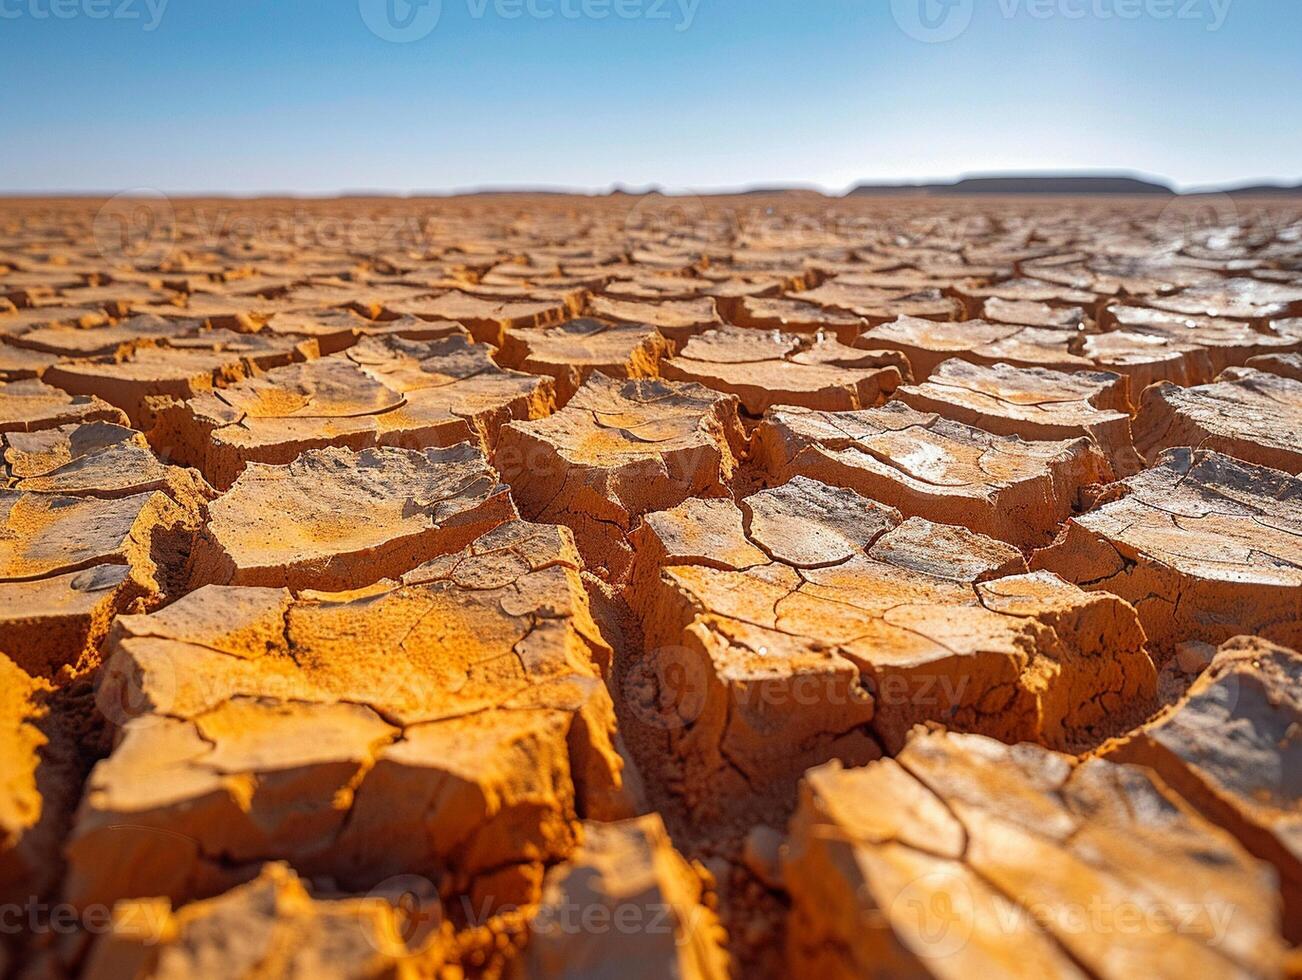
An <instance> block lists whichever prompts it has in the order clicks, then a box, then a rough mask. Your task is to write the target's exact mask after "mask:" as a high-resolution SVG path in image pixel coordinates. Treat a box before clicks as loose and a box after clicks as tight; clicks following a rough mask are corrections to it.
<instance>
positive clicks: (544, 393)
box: [0, 193, 1302, 980]
mask: <svg viewBox="0 0 1302 980" xmlns="http://www.w3.org/2000/svg"><path fill="white" fill-rule="evenodd" d="M137 203H138V205H139V208H141V209H143V211H142V214H144V216H146V217H148V218H149V220H148V221H139V222H133V223H131V224H130V226H123V225H122V223H121V222H115V221H113V220H109V221H107V222H106V221H105V220H104V218H105V215H106V214H107V215H108V217H109V218H112V217H113V214H112V213H110V212H112V209H109V211H107V212H104V213H103V214H102V213H101V208H102V207H103V204H104V202H102V201H97V200H92V199H75V200H74V199H24V200H14V201H6V202H5V203H4V207H3V208H2V209H0V977H4V978H6V980H7V978H8V977H9V976H11V975H12V976H15V977H22V978H24V980H26V978H33V980H34V978H42V980H44V978H51V980H58V978H75V977H88V978H93V980H118V978H139V980H146V978H160V980H161V978H165V977H181V976H214V977H216V976H221V977H226V976H230V977H248V978H253V977H258V978H272V977H305V978H306V977H312V978H317V977H329V978H341V980H344V978H348V980H351V978H382V977H383V978H402V980H415V978H425V977H429V978H438V980H454V978H481V977H483V978H490V980H495V978H514V980H527V978H535V977H537V978H569V977H583V978H588V977H620V978H623V977H625V976H627V977H629V978H633V977H636V978H641V977H646V978H648V980H650V978H657V980H658V978H660V977H682V978H689V980H723V978H739V980H740V978H745V980H752V978H757V980H778V978H782V977H788V976H794V977H811V978H817V980H832V978H858V977H882V978H892V980H893V978H900V977H935V978H945V980H959V978H966V977H971V976H1035V977H1042V976H1051V977H1071V978H1082V977H1106V978H1117V980H1121V978H1129V977H1132V976H1153V977H1172V978H1177V980H1190V978H1193V977H1204V976H1205V977H1221V976H1227V977H1229V976H1233V977H1245V978H1274V977H1284V976H1288V975H1302V948H1300V946H1299V944H1302V817H1300V816H1299V814H1302V778H1300V774H1302V734H1299V733H1300V732H1302V652H1299V648H1302V475H1300V473H1302V441H1300V438H1299V432H1300V431H1302V206H1299V205H1298V204H1297V203H1296V201H1292V202H1290V201H1288V200H1285V199H1275V200H1272V199H1266V198H1263V199H1239V200H1236V201H1235V207H1236V209H1237V212H1238V213H1237V214H1235V215H1233V216H1229V215H1223V214H1222V215H1218V216H1217V217H1216V218H1215V219H1214V221H1209V220H1208V217H1207V215H1206V213H1205V209H1202V210H1200V209H1199V208H1198V207H1197V205H1196V204H1195V203H1190V204H1189V205H1185V204H1182V203H1181V202H1180V201H1178V200H1177V201H1175V202H1174V203H1173V202H1172V201H1170V200H1166V199H1163V200H1162V201H1160V202H1159V201H1149V200H1147V199H1144V198H1134V199H1126V200H1124V201H1120V200H1110V199H1106V198H1098V199H1092V200H1083V199H1072V198H1058V199H1043V200H1030V199H1016V198H1000V197H989V198H981V199H958V198H952V199H941V198H933V199H926V198H915V197H907V196H903V197H895V198H851V199H842V200H833V199H828V198H825V197H822V196H821V195H817V194H812V193H790V194H767V195H749V196H739V197H717V198H695V197H679V198H666V197H662V196H659V195H647V196H642V195H625V194H615V195H610V196H608V197H591V198H567V197H563V196H559V195H528V194H523V195H478V196H472V197H463V198H442V199H419V198H413V199H405V200H396V199H395V200H390V199H384V198H370V199H361V198H357V199H337V200H281V199H265V200H251V201H233V200H203V199H185V200H172V201H167V200H158V199H142V200H140V201H139V202H137ZM115 207H116V205H115ZM1186 207H1187V208H1188V210H1187V211H1185V210H1184V209H1185V208H1186ZM1231 218H1232V220H1230V219H1231ZM1216 222H1220V223H1216Z"/></svg>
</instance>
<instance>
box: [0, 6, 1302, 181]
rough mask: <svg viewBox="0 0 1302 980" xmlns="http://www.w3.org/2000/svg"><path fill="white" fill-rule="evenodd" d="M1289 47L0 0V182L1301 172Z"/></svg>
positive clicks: (1083, 25) (1067, 28)
mask: <svg viewBox="0 0 1302 980" xmlns="http://www.w3.org/2000/svg"><path fill="white" fill-rule="evenodd" d="M105 14H107V16H104V15H105ZM132 14H134V15H135V16H134V17H133V16H131V15H132ZM603 15H604V16H603ZM368 23H369V24H370V25H372V26H368ZM929 25H930V26H929ZM373 28H374V29H373ZM382 35H384V36H382ZM416 35H421V36H419V38H418V39H416V40H410V41H408V42H406V43H397V42H395V41H393V40H386V39H385V36H387V37H391V38H392V37H415V36H416ZM950 35H954V36H953V37H950ZM919 37H928V38H937V37H949V39H948V40H941V41H934V42H932V41H928V40H920V39H919ZM1300 45H1302V3H1298V2H1296V0H441V2H440V0H424V5H423V6H415V7H412V6H410V5H409V4H408V2H407V0H316V2H313V0H0V84H2V85H3V88H4V91H5V92H6V93H7V94H6V97H5V99H4V100H3V102H2V103H0V127H2V130H0V131H2V132H3V136H2V137H0V140H2V141H3V142H2V143H0V190H8V191H23V192H35V191H107V192H118V191H124V190H129V189H136V188H156V189H159V190H163V191H166V192H202V191H225V192H234V193H255V192H266V191H295V192H302V193H332V192H337V191H340V190H344V189H373V190H385V191H398V192H406V191H413V190H423V189H427V190H446V189H451V188H470V187H476V186H485V185H492V186H497V185H532V186H539V185H543V186H565V187H575V188H587V189H594V190H595V189H605V188H607V187H609V186H610V185H611V184H612V183H617V182H618V183H623V184H626V185H635V186H636V185H646V184H652V183H655V184H660V185H663V186H666V187H669V188H673V189H679V190H698V191H699V190H705V189H709V188H723V187H734V186H738V185H753V184H767V183H793V182H794V183H807V184H812V185H816V186H821V187H823V188H825V189H829V190H840V189H842V188H844V187H846V186H848V185H850V184H853V183H856V182H858V181H861V180H872V181H878V180H882V181H891V180H912V179H929V178H944V177H953V176H957V175H959V174H963V173H970V172H984V171H1002V170H1047V169H1052V170H1064V169H1068V170H1082V169H1098V170H1114V169H1127V170H1134V171H1138V172H1141V173H1146V174H1151V175H1156V176H1161V177H1166V178H1169V179H1171V180H1173V181H1175V182H1176V183H1177V184H1178V185H1181V186H1191V185H1201V184H1209V183H1219V182H1234V181H1241V180H1256V179H1288V180H1298V179H1302V57H1300V56H1299V54H1298V51H1299V46H1300Z"/></svg>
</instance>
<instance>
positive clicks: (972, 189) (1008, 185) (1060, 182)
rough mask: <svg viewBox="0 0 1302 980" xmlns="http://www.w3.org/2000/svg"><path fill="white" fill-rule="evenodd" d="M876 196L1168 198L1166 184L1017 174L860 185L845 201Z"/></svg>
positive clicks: (1170, 192)
mask: <svg viewBox="0 0 1302 980" xmlns="http://www.w3.org/2000/svg"><path fill="white" fill-rule="evenodd" d="M879 194H928V195H938V196H943V195H961V194H1158V195H1163V196H1170V195H1173V194H1175V190H1174V189H1173V188H1172V187H1170V186H1169V185H1167V184H1163V183H1159V182H1157V181H1151V180H1142V179H1140V178H1138V177H1125V176H1109V175H1102V176H1085V175H1070V174H1057V175H1047V174H1046V175H1036V174H1019V175H1007V176H995V177H965V178H963V179H962V180H959V181H954V182H950V183H932V184H860V185H858V186H857V187H855V188H854V189H852V190H851V191H850V192H849V194H848V195H847V196H848V197H866V196H871V195H879Z"/></svg>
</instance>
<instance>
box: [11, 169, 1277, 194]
mask: <svg viewBox="0 0 1302 980" xmlns="http://www.w3.org/2000/svg"><path fill="white" fill-rule="evenodd" d="M1051 181H1079V182H1082V183H1084V184H1088V183H1089V182H1098V183H1107V182H1109V181H1114V182H1115V181H1121V182H1132V184H1133V185H1134V189H1132V190H1126V191H1091V190H1088V189H1077V190H1071V191H1057V192H1055V191H1047V190H1043V189H1041V190H1035V189H1032V190H1029V191H1023V192H1019V191H1017V190H1004V191H992V190H969V189H966V187H965V185H967V186H969V187H970V186H973V185H978V186H979V185H981V184H983V183H998V182H1005V183H1017V182H1024V183H1027V184H1033V183H1035V182H1051ZM947 191H948V192H951V193H955V194H957V195H965V194H971V195H972V196H981V195H1008V196H1018V195H1019V193H1030V194H1034V195H1037V196H1053V195H1055V194H1058V195H1060V196H1074V195H1079V194H1081V193H1087V194H1094V195H1096V196H1100V197H1107V196H1143V195H1145V194H1151V195H1152V196H1172V195H1173V196H1178V197H1197V196H1201V195H1208V194H1236V193H1239V194H1241V193H1257V194H1270V193H1273V192H1277V193H1280V194H1296V193H1298V192H1300V191H1302V178H1299V179H1298V180H1297V181H1296V182H1293V183H1289V182H1288V181H1287V180H1284V181H1280V180H1277V179H1271V178H1262V179H1252V178H1245V179H1243V180H1237V181H1231V182H1224V183H1218V184H1203V185H1197V184H1195V185H1188V186H1183V187H1182V186H1179V185H1177V184H1175V183H1174V182H1171V181H1168V180H1166V179H1165V178H1162V177H1155V176H1151V175H1148V174H1144V173H1141V172H1138V171H1125V170H1117V171H1098V170H1092V171H1091V170H1085V171H1073V170H1061V171H1058V170H1045V171H1035V170H1030V171H993V172H976V173H971V174H964V175H962V176H959V177H956V178H940V179H935V180H931V179H926V178H920V179H917V180H862V181H859V182H857V183H855V184H852V185H850V186H849V187H846V188H845V189H843V190H840V191H836V190H832V189H829V188H826V187H822V186H819V185H816V184H804V183H798V182H782V181H775V182H772V183H768V182H756V183H753V184H745V185H741V186H732V187H711V188H704V189H696V188H685V187H664V186H662V185H659V184H645V185H627V184H623V183H619V182H615V183H612V184H609V185H607V186H606V187H605V188H593V187H568V186H564V185H555V184H485V185H476V186H470V187H452V188H443V189H439V188H412V189H405V190H402V189H394V188H365V187H357V188H347V187H345V188H341V189H339V190H334V191H290V190H257V191H225V190H177V191H165V190H160V189H157V188H151V187H144V186H140V187H134V188H130V189H127V190H104V189H100V190H94V189H91V190H34V191H24V190H0V197H4V198H87V197H89V198H99V197H105V198H111V197H118V196H124V197H135V196H139V197H147V196H155V195H162V196H166V197H172V198H178V199H185V198H193V199H203V198H228V199H236V200H255V199H276V198H283V199H291V200H292V199H301V200H339V199H346V198H393V199H422V198H429V199H443V198H458V197H481V196H482V197H489V196H512V195H514V196H528V195H540V196H541V195H551V196H557V197H594V198H595V197H618V196H621V195H623V196H632V197H637V196H652V195H657V194H658V195H661V196H664V197H740V196H747V195H751V196H762V195H765V194H810V195H816V196H820V197H826V198H829V199H840V198H846V197H853V196H872V195H877V194H880V195H883V196H887V195H891V194H895V195H901V196H903V195H908V194H917V195H929V194H935V193H940V194H942V195H943V194H944V193H945V192H947Z"/></svg>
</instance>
